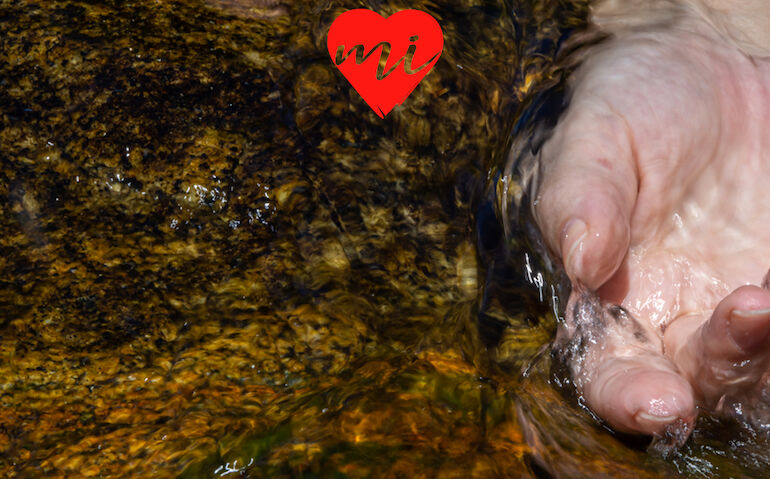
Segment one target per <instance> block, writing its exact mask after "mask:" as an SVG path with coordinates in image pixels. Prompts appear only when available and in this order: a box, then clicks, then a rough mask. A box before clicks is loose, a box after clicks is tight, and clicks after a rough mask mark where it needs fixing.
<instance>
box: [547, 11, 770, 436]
mask: <svg viewBox="0 0 770 479" xmlns="http://www.w3.org/2000/svg"><path fill="white" fill-rule="evenodd" d="M681 11H683V12H685V13H684V14H683V16H682V17H681V18H679V19H678V20H676V21H673V20H672V21H667V22H664V23H663V24H655V25H649V26H639V25H634V26H633V28H629V29H628V30H627V31H626V32H625V33H624V34H619V35H617V36H616V37H615V38H613V39H611V40H610V41H608V42H606V43H604V44H602V45H600V46H598V47H595V48H596V51H594V52H592V54H591V55H590V56H589V57H588V58H587V59H586V61H585V63H584V64H583V65H581V67H580V68H579V69H578V70H577V71H576V73H575V75H574V76H573V78H572V83H571V85H572V99H571V103H570V106H569V108H568V109H567V110H566V112H565V113H564V115H563V117H562V118H561V119H560V122H559V123H558V125H557V126H556V128H555V130H554V132H553V135H552V136H551V138H550V139H549V140H548V141H547V143H546V144H545V145H544V146H543V149H542V153H541V158H540V182H539V185H538V188H537V191H536V196H535V198H536V199H535V201H534V204H533V210H534V214H535V218H536V221H537V223H538V225H539V227H540V229H541V231H542V232H543V235H544V238H545V239H546V242H547V244H548V246H549V247H550V248H551V249H552V250H553V251H554V252H555V253H556V254H557V255H558V256H559V257H560V258H562V261H563V263H564V266H565V270H566V272H567V275H568V276H569V278H570V280H571V281H572V283H573V292H572V294H571V297H570V302H569V304H568V306H567V311H566V318H565V319H566V321H565V324H564V325H563V327H562V330H561V331H560V333H559V334H560V336H561V343H562V344H571V345H573V346H575V347H576V348H577V349H576V351H577V352H578V353H579V357H578V356H573V357H572V358H571V359H570V368H571V370H572V374H573V379H574V383H575V384H576V386H577V388H578V390H579V392H580V393H581V394H582V395H583V396H584V397H585V399H586V403H587V404H588V406H589V407H590V408H591V409H592V410H593V411H594V412H596V413H597V414H598V415H599V416H600V417H602V418H603V419H605V420H606V421H607V422H608V423H609V424H610V425H612V426H613V427H614V428H616V429H618V430H622V431H627V432H636V433H645V434H656V433H660V432H661V431H663V430H664V429H665V428H666V427H667V426H668V425H670V424H674V423H676V422H678V421H680V422H681V421H684V422H687V423H691V422H692V421H693V420H694V418H695V416H696V414H697V413H696V408H698V407H703V408H708V409H710V410H713V411H717V412H720V411H721V412H725V411H727V410H728V409H730V408H731V407H733V404H735V403H741V404H750V403H751V402H752V401H756V400H758V399H757V398H760V396H761V392H762V387H763V385H764V383H765V377H766V376H768V374H767V373H768V369H769V365H770V291H769V290H768V284H767V280H764V279H763V278H765V276H766V274H767V270H768V267H770V187H768V186H767V182H768V180H770V134H769V133H768V128H769V127H770V60H768V59H766V58H761V57H757V56H749V55H747V54H746V53H744V52H742V51H741V50H740V49H739V48H738V47H737V46H736V43H735V42H732V41H730V39H728V38H727V37H726V36H724V35H722V34H720V32H719V31H718V29H716V28H714V27H713V25H712V24H710V23H709V22H708V21H706V20H704V19H703V18H701V17H699V16H698V15H697V14H694V13H693V12H689V11H688V10H687V9H683V10H681ZM688 12H689V13H688ZM586 291H596V293H597V294H598V296H599V298H601V300H602V302H603V304H605V305H606V304H617V305H620V306H621V307H622V308H615V309H613V308H612V307H602V308H596V307H586V304H587V303H586V300H585V297H586V295H587V294H588V293H587V292H586ZM629 315H630V316H629ZM592 316H593V317H592ZM598 316H603V317H602V318H599V317H598ZM634 318H636V320H634ZM760 399H761V398H760Z"/></svg>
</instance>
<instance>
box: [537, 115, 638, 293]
mask: <svg viewBox="0 0 770 479" xmlns="http://www.w3.org/2000/svg"><path fill="white" fill-rule="evenodd" d="M630 145H631V143H630V139H629V133H628V130H627V128H626V126H625V123H624V121H623V120H622V119H621V118H619V117H618V116H617V115H615V114H614V113H612V112H611V111H603V110H602V106H601V104H600V103H596V102H594V103H591V102H586V101H583V102H578V103H575V104H573V105H572V106H571V107H570V109H569V110H568V111H567V113H566V115H565V117H564V118H563V120H562V122H561V123H560V124H559V125H558V126H557V128H556V130H555V132H554V135H553V137H552V138H551V139H550V140H549V142H548V143H547V144H546V145H545V147H544V148H543V154H542V158H541V175H542V176H541V182H540V185H539V189H538V191H537V197H536V198H537V200H536V202H535V205H534V215H535V218H536V221H537V223H538V225H539V227H540V228H541V231H542V232H543V235H544V237H545V239H546V242H547V243H548V245H549V247H550V248H551V249H552V250H553V251H554V252H555V253H556V254H557V255H559V257H560V258H561V259H562V261H563V263H564V267H565V270H566V272H567V275H568V276H569V277H570V279H571V280H572V281H573V282H576V281H579V282H582V283H583V284H585V285H586V286H588V287H589V288H591V289H596V288H598V287H599V286H601V285H602V284H603V283H604V282H605V281H606V280H607V279H609V278H610V277H611V276H612V274H614V273H615V271H616V270H617V269H618V266H619V265H620V263H621V261H622V260H623V257H624V256H625V254H626V252H627V250H628V246H629V241H630V219H631V214H632V211H633V208H634V204H635V201H636V196H637V188H638V181H637V173H636V169H635V166H634V164H633V158H632V151H631V146H630Z"/></svg>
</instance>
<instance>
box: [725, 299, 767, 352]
mask: <svg viewBox="0 0 770 479" xmlns="http://www.w3.org/2000/svg"><path fill="white" fill-rule="evenodd" d="M729 331H730V336H732V338H733V341H735V343H736V344H737V345H738V346H739V347H740V348H741V349H743V350H744V351H750V350H752V349H754V348H756V347H757V346H759V345H760V344H764V343H765V342H766V341H767V337H768V336H770V308H767V309H754V310H745V309H734V310H732V312H731V313H730V327H729Z"/></svg>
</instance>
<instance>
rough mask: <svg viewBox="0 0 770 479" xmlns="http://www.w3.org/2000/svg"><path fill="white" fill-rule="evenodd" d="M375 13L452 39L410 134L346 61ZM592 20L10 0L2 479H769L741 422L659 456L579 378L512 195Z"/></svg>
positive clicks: (407, 107) (456, 9)
mask: <svg viewBox="0 0 770 479" xmlns="http://www.w3.org/2000/svg"><path fill="white" fill-rule="evenodd" d="M361 7H364V8H371V9H373V10H375V11H377V12H379V13H381V14H383V15H388V14H391V13H394V12H396V11H399V10H402V9H405V8H415V9H419V10H423V11H425V12H428V13H430V14H431V15H433V16H434V17H435V18H436V20H437V21H438V22H439V23H440V25H441V27H442V29H443V32H444V39H445V43H444V50H443V54H442V56H441V59H440V60H439V62H438V63H437V65H436V66H435V68H434V69H433V70H432V71H431V72H430V73H429V74H428V75H427V76H426V77H425V79H424V80H423V81H422V83H420V85H419V86H418V87H417V89H416V90H415V91H414V93H413V94H412V95H411V96H410V97H409V98H408V99H407V100H406V101H405V102H404V103H403V105H401V106H399V107H396V108H395V109H394V110H393V111H392V112H391V113H390V114H389V115H388V116H387V117H386V118H385V119H380V118H379V117H377V116H376V115H375V113H374V112H373V111H372V110H371V109H370V108H369V106H368V105H367V104H366V103H364V101H363V100H362V99H361V97H360V96H359V95H358V94H357V93H356V92H355V91H354V90H353V89H352V88H351V87H350V85H349V84H348V83H347V82H346V81H345V79H344V78H343V77H342V75H341V74H340V73H339V72H338V71H337V70H336V69H335V68H334V66H333V64H332V62H331V59H330V58H329V56H328V54H327V52H326V43H325V40H326V33H327V31H328V29H329V26H330V25H331V22H332V21H333V20H334V19H335V18H336V17H337V15H339V14H341V13H342V12H344V11H346V10H349V9H352V8H361ZM586 12H587V5H586V4H585V2H583V1H582V0H581V1H576V2H573V3H569V2H566V1H557V0H553V1H550V0H549V1H536V0H520V1H508V2H493V1H483V0H452V1H449V0H447V1H429V0H423V1H418V2H396V1H387V2H382V1H376V0H370V1H368V2H366V1H363V2H362V1H359V2H354V1H334V2H331V1H320V0H319V1H302V2H300V1H291V0H287V1H283V2H281V1H279V0H262V1H259V0H251V1H247V0H207V1H206V2H204V1H203V0H199V1H194V0H178V1H169V0H137V1H130V2H126V1H122V0H113V1H103V2H85V1H67V0H41V1H34V0H14V1H12V0H2V1H0V32H1V33H0V231H1V232H2V234H0V476H2V477H35V478H38V477H46V478H49V477H50V478H55V477H63V478H64V477H66V478H78V477H153V478H164V477H187V478H198V477H201V478H202V477H254V478H256V477H335V478H339V477H351V478H352V477H408V478H420V477H425V478H432V477H446V478H454V477H456V478H467V477H478V478H492V477H552V476H553V477H570V478H572V477H633V478H645V477H673V476H677V475H682V476H691V477H717V476H718V477H759V476H761V475H762V471H764V470H767V467H768V463H769V462H770V454H768V452H767V448H766V445H763V444H761V443H759V442H758V441H756V440H755V439H753V438H751V437H744V436H745V433H742V432H740V431H737V430H736V431H733V430H731V429H730V426H729V425H727V424H720V423H718V422H717V421H715V420H714V419H712V418H709V417H703V418H701V420H700V422H699V427H698V429H697V430H696V432H695V434H694V435H693V437H692V439H691V440H690V441H689V442H688V443H687V444H686V445H685V447H684V448H683V449H682V450H681V451H679V452H678V453H676V454H673V455H671V456H669V457H667V458H663V457H661V455H660V454H656V453H655V452H654V451H652V452H648V451H647V446H648V443H647V442H646V441H644V440H639V439H634V438H628V437H618V436H615V435H613V434H612V433H611V432H609V431H608V430H607V429H605V428H604V427H603V426H602V425H601V423H599V422H598V421H596V420H595V419H594V418H592V417H591V415H590V414H589V412H588V411H587V410H585V409H583V408H581V407H580V405H579V403H578V401H577V400H576V399H575V398H574V397H573V396H572V395H571V393H570V390H569V387H568V386H567V385H560V384H557V383H558V381H556V380H555V379H557V378H558V377H559V375H558V374H556V373H554V371H553V370H552V364H551V357H550V354H549V350H548V344H549V343H550V341H551V339H552V336H553V333H554V330H555V321H554V315H553V312H552V309H553V308H552V306H553V304H552V300H551V299H550V298H551V297H552V296H556V297H558V296H559V294H558V288H554V289H550V288H551V285H552V284H553V281H554V280H552V279H549V278H548V277H547V275H545V271H546V269H544V266H543V265H544V261H545V260H546V259H545V258H541V257H538V256H537V255H536V254H534V253H533V251H534V250H533V249H532V248H531V247H530V245H529V241H530V239H531V236H528V235H527V234H525V230H526V229H527V225H526V224H518V225H517V223H516V221H514V222H513V224H514V227H513V230H512V231H511V232H510V233H509V236H508V238H506V237H505V235H504V233H503V229H502V227H501V222H500V221H499V219H498V216H496V214H495V211H496V210H495V208H493V206H492V204H493V203H494V199H496V198H498V197H499V196H496V195H497V194H498V193H499V192H500V190H499V188H502V187H503V186H501V185H504V184H508V185H514V184H515V181H516V179H515V178H512V177H510V176H506V175H505V169H504V165H505V164H506V159H507V155H508V151H509V149H510V147H511V144H512V134H513V135H515V136H516V137H518V138H528V137H529V135H533V134H534V133H533V132H534V128H535V124H536V122H538V121H540V122H545V123H547V122H549V121H553V120H554V119H555V114H556V110H558V108H552V106H553V105H552V103H553V100H552V99H549V98H550V97H549V96H547V95H544V93H543V92H544V91H545V90H546V88H551V87H554V85H557V86H558V84H559V81H558V80H559V78H561V76H560V75H561V74H562V69H561V67H560V66H559V64H558V63H557V62H556V61H555V58H556V52H557V49H558V48H559V46H560V45H561V44H562V43H563V42H564V41H565V39H567V38H568V37H570V35H572V34H574V33H575V32H578V31H580V30H582V29H583V28H584V27H585V23H586V20H585V19H586ZM557 98H558V97H557ZM557 103H558V101H557ZM506 182H507V183H506ZM511 187H513V186H511ZM489 192H492V194H491V195H490V194H488V193H489ZM498 211H499V210H498ZM544 275H545V276H544ZM553 285H554V287H555V286H556V285H555V284H553Z"/></svg>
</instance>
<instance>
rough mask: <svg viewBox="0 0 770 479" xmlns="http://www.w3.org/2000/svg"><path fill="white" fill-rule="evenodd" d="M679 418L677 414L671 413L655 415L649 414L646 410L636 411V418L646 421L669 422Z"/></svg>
mask: <svg viewBox="0 0 770 479" xmlns="http://www.w3.org/2000/svg"><path fill="white" fill-rule="evenodd" d="M678 418H679V416H677V415H676V414H671V415H668V416H655V415H652V414H648V413H646V412H638V413H636V419H637V421H639V420H640V419H641V420H644V421H650V422H657V423H663V424H665V423H669V422H674V421H676V420H677V419H678Z"/></svg>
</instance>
